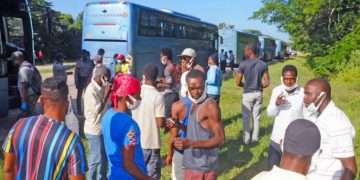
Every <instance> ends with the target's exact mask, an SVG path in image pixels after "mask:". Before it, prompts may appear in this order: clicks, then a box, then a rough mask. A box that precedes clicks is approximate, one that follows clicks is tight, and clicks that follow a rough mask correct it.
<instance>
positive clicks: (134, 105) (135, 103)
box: [126, 95, 141, 110]
mask: <svg viewBox="0 0 360 180" xmlns="http://www.w3.org/2000/svg"><path fill="white" fill-rule="evenodd" d="M129 98H130V99H131V101H132V104H131V103H129V102H128V101H126V106H127V108H128V109H129V110H134V109H136V108H137V107H138V106H139V105H140V102H141V101H140V100H138V99H136V98H134V97H133V96H131V95H129Z"/></svg>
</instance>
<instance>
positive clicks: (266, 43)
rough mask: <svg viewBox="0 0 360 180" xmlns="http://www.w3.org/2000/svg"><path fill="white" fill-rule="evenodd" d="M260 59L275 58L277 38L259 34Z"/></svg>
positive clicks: (270, 59)
mask: <svg viewBox="0 0 360 180" xmlns="http://www.w3.org/2000/svg"><path fill="white" fill-rule="evenodd" d="M259 42H260V59H262V60H263V61H265V62H267V61H272V60H273V59H274V58H275V53H276V43H275V40H274V39H273V38H272V37H270V36H267V35H262V36H259Z"/></svg>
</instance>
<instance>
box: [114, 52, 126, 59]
mask: <svg viewBox="0 0 360 180" xmlns="http://www.w3.org/2000/svg"><path fill="white" fill-rule="evenodd" d="M115 58H116V59H117V60H125V55H124V54H121V53H119V54H117V55H116V57H115Z"/></svg>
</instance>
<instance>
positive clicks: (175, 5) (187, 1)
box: [48, 0, 289, 41]
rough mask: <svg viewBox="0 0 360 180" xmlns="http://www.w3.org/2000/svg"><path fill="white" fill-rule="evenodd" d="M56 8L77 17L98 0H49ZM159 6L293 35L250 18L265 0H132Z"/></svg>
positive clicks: (214, 21) (276, 35)
mask: <svg viewBox="0 0 360 180" xmlns="http://www.w3.org/2000/svg"><path fill="white" fill-rule="evenodd" d="M48 1H49V2H52V4H53V8H54V9H55V10H57V11H61V12H63V13H68V14H71V15H72V16H73V17H76V16H77V14H79V13H80V12H81V11H82V10H83V8H84V6H85V4H86V3H87V2H92V1H98V0H48ZM130 2H133V3H136V4H141V5H144V6H148V7H152V8H156V9H161V8H164V9H170V10H173V11H177V12H180V13H184V14H188V15H192V16H196V17H198V18H200V19H201V20H202V21H206V22H209V23H212V24H216V25H218V24H219V23H221V22H225V23H226V24H231V25H235V28H236V29H237V30H243V29H256V30H260V31H261V32H262V33H263V34H267V35H270V36H272V37H274V38H278V39H281V40H285V41H288V40H289V35H288V34H287V33H285V32H281V31H279V29H278V28H277V27H276V25H269V24H266V23H262V22H261V21H259V20H250V19H249V17H251V16H252V14H253V12H255V11H256V10H258V9H259V8H261V7H262V3H261V0H130Z"/></svg>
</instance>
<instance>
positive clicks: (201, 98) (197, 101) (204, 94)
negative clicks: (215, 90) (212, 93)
mask: <svg viewBox="0 0 360 180" xmlns="http://www.w3.org/2000/svg"><path fill="white" fill-rule="evenodd" d="M187 93H188V98H189V99H190V100H191V102H193V103H194V104H199V103H201V102H203V101H204V100H205V99H206V98H207V95H206V87H205V88H204V91H203V93H202V94H201V96H200V97H199V98H198V99H195V98H193V97H192V96H191V94H190V90H189V89H188V90H187Z"/></svg>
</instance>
